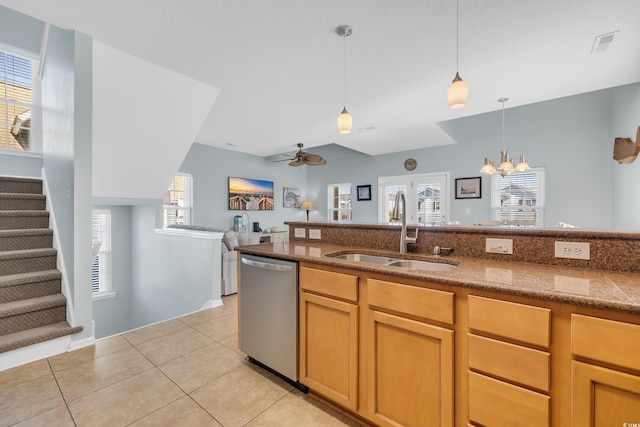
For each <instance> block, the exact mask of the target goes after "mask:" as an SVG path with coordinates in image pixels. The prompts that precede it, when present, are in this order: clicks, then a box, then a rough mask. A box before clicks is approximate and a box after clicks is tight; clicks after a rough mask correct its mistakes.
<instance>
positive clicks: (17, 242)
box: [0, 228, 53, 251]
mask: <svg viewBox="0 0 640 427" xmlns="http://www.w3.org/2000/svg"><path fill="white" fill-rule="evenodd" d="M52 245H53V230H51V229H48V228H36V229H33V228H31V229H22V230H0V251H16V250H23V249H36V248H50V247H51V246H52Z"/></svg>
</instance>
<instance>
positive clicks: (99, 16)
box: [0, 0, 640, 156]
mask: <svg viewBox="0 0 640 427" xmlns="http://www.w3.org/2000/svg"><path fill="white" fill-rule="evenodd" d="M0 4H2V5H4V6H7V7H9V8H11V9H14V10H17V11H20V12H23V13H26V14H27V15H30V16H33V17H35V18H38V19H40V20H43V21H45V22H49V23H51V24H54V25H57V26H59V27H62V28H67V29H75V30H78V31H80V32H83V33H86V34H88V35H90V36H91V37H93V38H94V39H95V40H96V41H99V42H100V43H103V44H105V45H107V46H111V47H113V48H116V49H119V50H122V51H124V52H127V53H129V54H132V55H135V56H138V57H140V58H142V59H144V60H147V61H149V62H152V63H155V64H157V65H160V66H162V67H166V68H168V69H171V70H174V71H176V72H179V73H182V74H185V75H187V76H190V77H192V78H194V79H196V80H199V81H202V82H204V83H207V84H208V85H211V86H214V87H216V88H219V89H220V90H221V92H220V95H219V96H218V99H217V101H216V103H215V104H214V106H213V108H212V110H211V112H210V113H209V116H208V118H207V119H206V121H205V123H204V125H203V127H202V129H200V131H199V133H198V135H197V138H196V142H199V143H202V144H208V145H212V146H216V147H222V148H226V149H232V150H237V151H241V152H246V153H252V154H256V155H261V156H267V155H271V154H275V153H281V152H291V151H293V150H294V149H295V145H296V143H298V142H302V143H304V144H305V148H309V147H313V146H318V145H325V144H330V143H336V144H340V145H343V146H345V147H348V148H351V149H354V150H357V151H361V152H364V153H368V154H382V153H389V152H396V151H404V150H409V149H416V148H424V147H429V146H435V145H441V144H451V143H454V141H453V140H451V138H450V137H449V136H448V135H447V134H445V133H444V132H443V131H442V130H441V129H440V128H439V127H438V126H437V123H438V122H440V121H444V120H450V119H455V118H458V117H463V116H468V115H474V114H478V113H484V112H487V111H492V110H497V109H499V108H501V105H500V104H499V103H498V102H496V100H497V99H498V98H500V97H502V96H507V97H509V98H510V101H509V102H508V103H507V105H506V107H507V108H509V107H514V106H518V105H524V104H529V103H533V102H539V101H544V100H548V99H554V98H559V97H563V96H568V95H574V94H578V93H583V92H589V91H593V90H597V89H603V88H608V87H613V86H619V85H623V84H628V83H634V82H637V81H639V80H640V25H638V19H637V17H638V16H640V1H638V0H607V1H603V0H473V1H472V0H460V33H459V37H460V39H459V40H460V53H459V60H460V68H459V70H460V75H461V76H462V78H463V79H464V80H465V81H466V82H467V83H468V84H469V100H468V104H467V106H466V107H464V108H462V109H460V110H451V109H449V107H448V105H447V100H446V88H447V86H448V84H449V83H450V82H451V80H452V79H453V76H454V75H455V71H456V54H455V38H456V31H455V28H456V3H455V1H454V0H349V1H346V0H253V1H252V0H182V1H180V0H101V1H98V0H89V1H88V0H30V1H24V0H0ZM341 24H349V25H351V26H352V27H353V34H352V35H351V36H350V37H348V38H347V39H346V47H347V55H346V58H347V72H346V74H347V81H346V86H347V96H346V106H347V109H348V110H349V112H350V113H351V115H352V117H353V128H354V131H353V132H352V133H351V134H350V135H339V134H338V131H337V125H336V119H337V116H338V114H339V113H340V110H341V109H342V107H343V103H344V102H343V39H342V38H341V37H339V36H338V35H336V34H335V28H336V27H337V26H339V25H341ZM613 31H620V32H619V33H618V34H617V36H616V41H615V44H614V45H613V47H612V48H611V49H610V50H609V51H608V52H607V53H604V54H598V55H591V54H590V52H591V48H592V45H593V42H594V38H595V36H597V35H601V34H605V33H610V32H613ZM176 110H177V111H178V112H179V111H182V112H183V113H184V114H188V113H189V105H178V106H176ZM370 126H374V127H375V128H376V129H375V130H372V131H369V132H360V131H358V129H361V128H366V127H370Z"/></svg>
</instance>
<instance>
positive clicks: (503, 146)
mask: <svg viewBox="0 0 640 427" xmlns="http://www.w3.org/2000/svg"><path fill="white" fill-rule="evenodd" d="M504 101H506V100H505V99H504V98H503V99H502V149H503V150H505V151H506V150H507V143H506V142H505V139H504V134H505V131H504Z"/></svg>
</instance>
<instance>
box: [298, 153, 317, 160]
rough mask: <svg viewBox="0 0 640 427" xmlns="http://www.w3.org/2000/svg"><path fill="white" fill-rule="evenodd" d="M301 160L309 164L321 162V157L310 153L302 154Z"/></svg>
mask: <svg viewBox="0 0 640 427" xmlns="http://www.w3.org/2000/svg"><path fill="white" fill-rule="evenodd" d="M302 158H303V159H304V160H309V161H310V162H319V161H320V160H322V156H319V155H317V154H311V153H304V155H303V156H302Z"/></svg>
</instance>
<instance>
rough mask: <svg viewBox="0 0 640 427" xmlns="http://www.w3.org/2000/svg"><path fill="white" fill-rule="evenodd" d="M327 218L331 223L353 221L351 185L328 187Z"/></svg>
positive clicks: (332, 185)
mask: <svg viewBox="0 0 640 427" xmlns="http://www.w3.org/2000/svg"><path fill="white" fill-rule="evenodd" d="M327 203H328V207H327V218H328V220H329V222H348V221H351V184H331V185H329V186H328V187H327Z"/></svg>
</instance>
